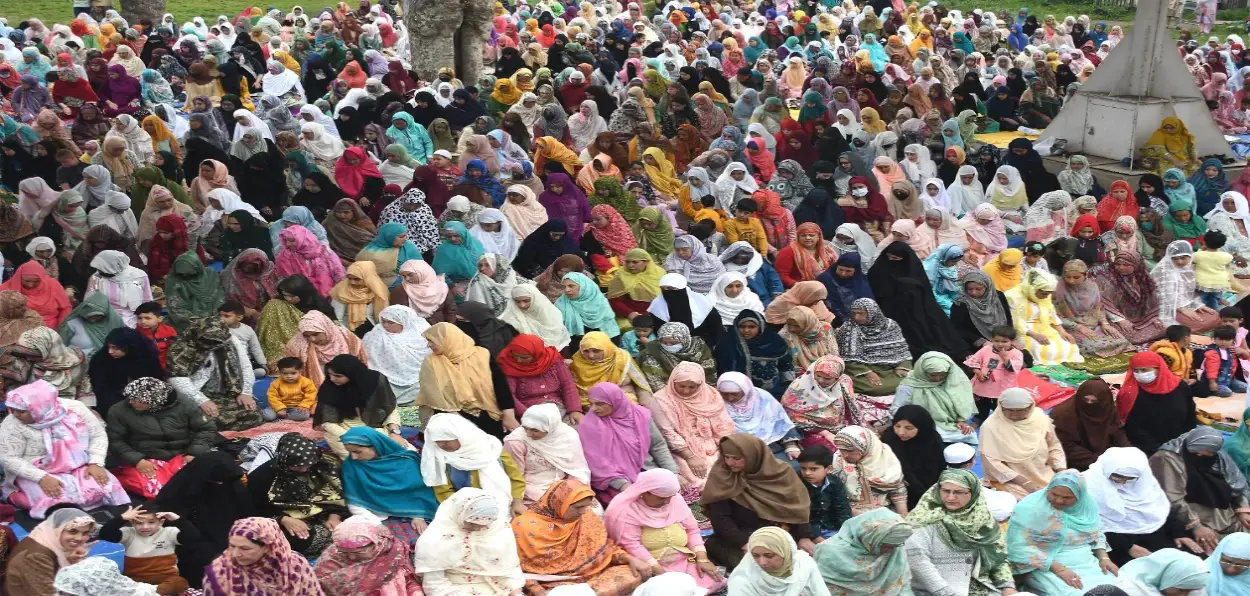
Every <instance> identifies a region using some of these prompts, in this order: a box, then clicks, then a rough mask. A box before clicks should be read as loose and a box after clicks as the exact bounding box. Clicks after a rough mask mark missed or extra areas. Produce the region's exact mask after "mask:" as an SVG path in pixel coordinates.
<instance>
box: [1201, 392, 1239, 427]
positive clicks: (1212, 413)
mask: <svg viewBox="0 0 1250 596" xmlns="http://www.w3.org/2000/svg"><path fill="white" fill-rule="evenodd" d="M1194 405H1195V406H1196V407H1197V409H1198V424H1203V425H1206V426H1210V427H1211V428H1214V429H1216V430H1219V431H1224V432H1236V430H1237V427H1238V426H1240V425H1241V422H1242V421H1241V413H1242V411H1243V410H1245V409H1246V395H1245V394H1244V393H1234V394H1233V395H1232V396H1231V397H1195V398H1194Z"/></svg>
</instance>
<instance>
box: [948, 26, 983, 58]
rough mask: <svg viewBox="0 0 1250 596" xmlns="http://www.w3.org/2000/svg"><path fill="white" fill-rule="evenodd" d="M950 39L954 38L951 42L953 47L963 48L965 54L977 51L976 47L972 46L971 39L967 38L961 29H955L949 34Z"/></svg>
mask: <svg viewBox="0 0 1250 596" xmlns="http://www.w3.org/2000/svg"><path fill="white" fill-rule="evenodd" d="M951 39H952V40H954V41H953V43H954V44H955V49H956V50H963V51H964V55H965V56H967V55H970V54H972V53H973V52H975V51H977V49H976V48H974V47H972V40H970V39H968V34H967V33H964V32H963V31H956V32H955V34H954V35H952V36H951Z"/></svg>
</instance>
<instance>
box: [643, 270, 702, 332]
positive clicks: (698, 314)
mask: <svg viewBox="0 0 1250 596" xmlns="http://www.w3.org/2000/svg"><path fill="white" fill-rule="evenodd" d="M664 288H673V289H674V290H685V291H686V298H687V300H689V301H690V319H691V321H690V322H691V323H693V325H692V326H691V329H694V328H697V327H699V326H700V325H702V324H703V320H704V319H706V318H707V316H708V315H709V314H712V308H713V306H712V301H711V300H709V299H708V297H707V296H704V295H703V294H699V293H697V292H694V291H692V290H690V288H687V287H686V278H685V277H682V276H681V274H680V273H665V274H664V275H663V276H662V277H660V289H664ZM647 311H648V312H650V313H651V314H653V315H655V316H657V317H660V318H661V319H663V320H665V321H668V322H672V319H671V318H670V315H669V314H668V300H666V299H665V298H664V294H663V293H662V292H661V293H660V295H659V296H656V297H655V300H652V301H651V306H649V307H648V308H647ZM678 322H681V323H684V322H685V321H678Z"/></svg>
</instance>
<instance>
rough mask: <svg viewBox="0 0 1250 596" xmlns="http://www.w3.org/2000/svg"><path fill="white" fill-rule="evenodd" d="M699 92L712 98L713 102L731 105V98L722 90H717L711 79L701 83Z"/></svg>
mask: <svg viewBox="0 0 1250 596" xmlns="http://www.w3.org/2000/svg"><path fill="white" fill-rule="evenodd" d="M699 93H702V94H704V95H706V96H708V97H709V98H711V100H712V103H716V104H722V105H729V98H727V97H725V95H724V94H722V93H721V92H720V91H717V90H716V87H713V86H712V82H711V81H703V82H701V83H699Z"/></svg>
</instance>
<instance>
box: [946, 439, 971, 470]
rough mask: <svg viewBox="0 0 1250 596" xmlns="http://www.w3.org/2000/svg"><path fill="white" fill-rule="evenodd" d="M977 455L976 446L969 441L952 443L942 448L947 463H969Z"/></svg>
mask: <svg viewBox="0 0 1250 596" xmlns="http://www.w3.org/2000/svg"><path fill="white" fill-rule="evenodd" d="M976 456H977V449H976V447H973V446H972V445H969V444H967V443H951V444H950V445H947V446H946V449H943V450H942V457H944V458H946V463H948V464H951V465H957V464H962V463H967V462H968V461H969V460H971V459H972V458H974V457H976Z"/></svg>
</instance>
